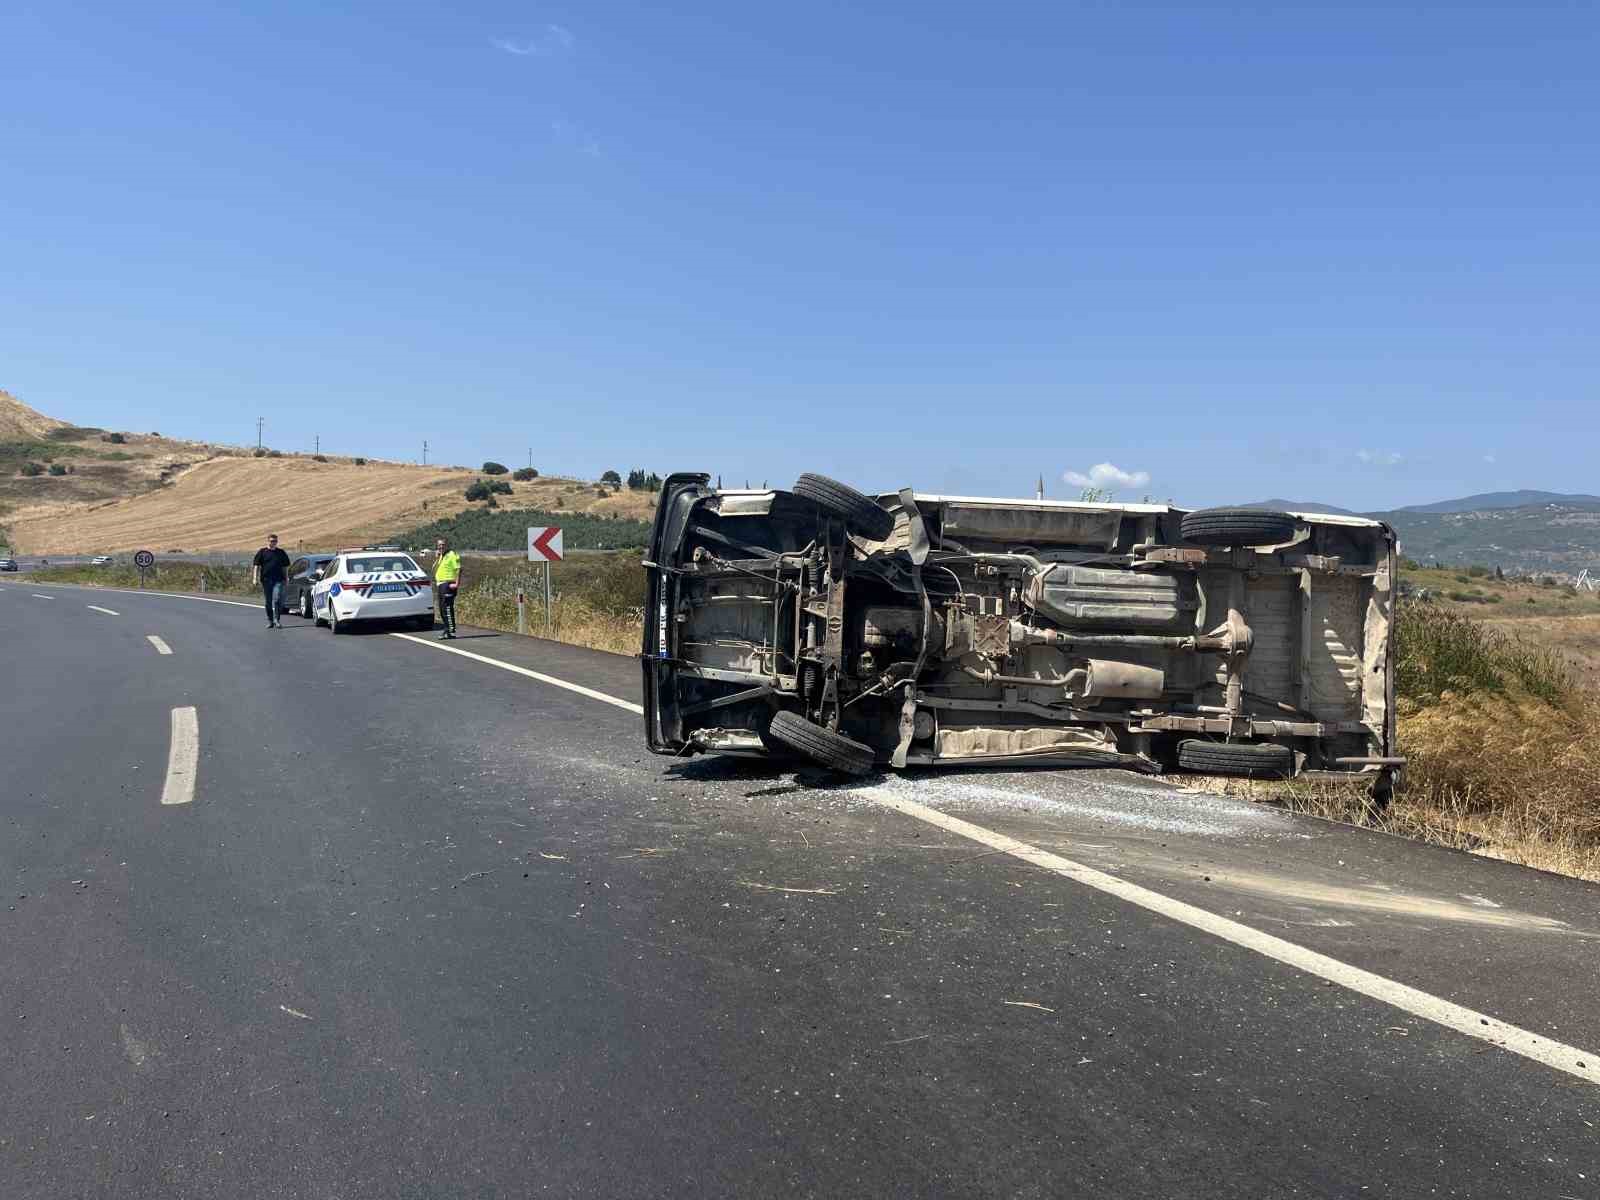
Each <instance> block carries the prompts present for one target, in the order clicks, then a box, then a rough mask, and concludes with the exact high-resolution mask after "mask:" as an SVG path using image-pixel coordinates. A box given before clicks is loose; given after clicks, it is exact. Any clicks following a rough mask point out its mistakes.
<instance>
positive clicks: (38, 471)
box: [21, 462, 44, 478]
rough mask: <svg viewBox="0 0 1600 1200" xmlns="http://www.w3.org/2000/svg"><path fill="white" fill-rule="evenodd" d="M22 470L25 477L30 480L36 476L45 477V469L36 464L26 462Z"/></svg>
mask: <svg viewBox="0 0 1600 1200" xmlns="http://www.w3.org/2000/svg"><path fill="white" fill-rule="evenodd" d="M21 470H22V473H23V474H24V475H26V476H28V477H29V478H32V477H33V476H35V475H43V474H44V468H43V467H41V466H40V465H39V464H38V463H36V462H25V463H23V464H22V468H21Z"/></svg>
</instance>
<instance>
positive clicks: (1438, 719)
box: [1212, 604, 1600, 880]
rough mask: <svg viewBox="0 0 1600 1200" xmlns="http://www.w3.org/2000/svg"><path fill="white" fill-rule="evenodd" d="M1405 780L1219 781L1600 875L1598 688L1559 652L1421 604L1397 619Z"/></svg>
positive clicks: (1442, 841)
mask: <svg viewBox="0 0 1600 1200" xmlns="http://www.w3.org/2000/svg"><path fill="white" fill-rule="evenodd" d="M1396 636H1397V660H1398V662H1397V671H1396V681H1397V686H1398V687H1399V689H1400V691H1401V697H1400V700H1399V702H1398V704H1397V709H1398V714H1397V715H1398V727H1399V728H1398V733H1399V741H1400V752H1401V753H1402V754H1404V755H1406V757H1407V758H1408V760H1409V761H1408V764H1407V767H1406V771H1405V776H1404V781H1403V784H1402V786H1401V788H1400V789H1399V791H1398V792H1397V793H1396V795H1395V798H1394V800H1393V802H1392V803H1391V804H1390V806H1389V807H1388V809H1387V810H1385V811H1383V812H1379V811H1378V810H1377V809H1376V808H1375V807H1374V806H1373V805H1372V803H1371V801H1370V800H1368V799H1367V798H1366V796H1365V795H1364V793H1363V792H1361V791H1360V790H1359V789H1356V788H1353V787H1349V786H1343V787H1341V786H1336V785H1316V784H1309V783H1304V782H1297V783H1289V784H1283V783H1250V782H1243V781H1226V782H1218V783H1215V784H1213V785H1212V786H1221V787H1223V788H1224V790H1226V791H1228V792H1229V793H1231V794H1237V795H1243V796H1249V797H1252V798H1255V799H1261V800H1270V801H1272V802H1274V803H1279V804H1283V805H1285V806H1286V807H1288V808H1291V809H1294V810H1296V811H1300V812H1309V813H1312V814H1313V815H1316V816H1323V817H1329V818H1332V819H1334V820H1340V821H1350V822H1353V823H1355V824H1358V825H1366V826H1371V827H1374V828H1381V829H1385V830H1387V831H1389V832H1391V833H1398V834H1403V835H1405V836H1408V837H1415V838H1418V839H1419V840H1422V841H1426V842H1432V843H1435V844H1438V845H1444V846H1452V847H1454V848H1456V849H1460V850H1470V851H1472V852H1473V853H1476V854H1483V855H1488V856H1490V857H1494V858H1501V859H1505V860H1507V861H1509V862H1515V863H1521V864H1523V865H1525V866H1530V867H1538V868H1540V869H1543V870H1547V871H1558V872H1560V873H1562V874H1565V875H1576V876H1579V877H1581V878H1584V879H1594V880H1600V755H1597V754H1596V752H1595V751H1596V747H1597V746H1600V693H1597V692H1596V691H1595V690H1593V689H1592V688H1590V687H1588V686H1586V681H1585V680H1584V678H1583V677H1582V676H1581V675H1579V674H1578V673H1576V672H1575V671H1574V670H1573V669H1572V666H1571V664H1570V662H1569V661H1568V659H1567V658H1566V657H1565V656H1563V655H1562V654H1560V653H1558V652H1556V651H1553V650H1552V649H1551V648H1550V647H1548V646H1543V645H1540V644H1538V643H1536V642H1533V641H1531V640H1529V639H1526V638H1522V637H1518V636H1515V635H1511V634H1507V633H1504V632H1502V631H1499V630H1495V629H1490V628H1488V627H1487V626H1486V625H1485V624H1484V623H1482V622H1478V621H1474V620H1472V619H1471V618H1469V617H1465V616H1463V615H1461V614H1459V613H1452V612H1449V611H1442V610H1439V609H1437V608H1435V606H1432V605H1427V604H1420V605H1419V604H1412V605H1406V606H1403V607H1402V609H1401V612H1400V618H1399V620H1398V621H1397V623H1396Z"/></svg>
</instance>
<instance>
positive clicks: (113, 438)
mask: <svg viewBox="0 0 1600 1200" xmlns="http://www.w3.org/2000/svg"><path fill="white" fill-rule="evenodd" d="M127 440H128V439H127V438H125V437H123V436H122V435H121V434H120V433H108V434H106V441H108V442H110V443H111V444H112V445H113V446H120V445H122V444H123V443H124V442H126V441H127Z"/></svg>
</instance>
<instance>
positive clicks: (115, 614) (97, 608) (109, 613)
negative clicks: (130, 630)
mask: <svg viewBox="0 0 1600 1200" xmlns="http://www.w3.org/2000/svg"><path fill="white" fill-rule="evenodd" d="M84 607H85V608H92V609H94V611H95V612H103V613H105V615H106V616H108V617H120V616H121V615H122V614H121V613H119V612H118V611H117V610H116V609H114V608H101V607H100V606H99V605H98V604H85V605H84Z"/></svg>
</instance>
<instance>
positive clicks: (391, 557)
mask: <svg viewBox="0 0 1600 1200" xmlns="http://www.w3.org/2000/svg"><path fill="white" fill-rule="evenodd" d="M375 571H409V572H412V573H414V574H420V573H421V569H420V568H419V567H418V566H417V564H416V563H414V562H412V561H411V559H410V558H408V557H407V556H406V555H404V554H368V555H363V556H361V557H360V558H352V559H350V574H352V575H369V574H372V573H373V572H375Z"/></svg>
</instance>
